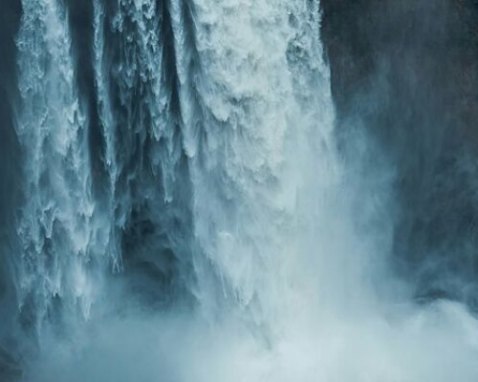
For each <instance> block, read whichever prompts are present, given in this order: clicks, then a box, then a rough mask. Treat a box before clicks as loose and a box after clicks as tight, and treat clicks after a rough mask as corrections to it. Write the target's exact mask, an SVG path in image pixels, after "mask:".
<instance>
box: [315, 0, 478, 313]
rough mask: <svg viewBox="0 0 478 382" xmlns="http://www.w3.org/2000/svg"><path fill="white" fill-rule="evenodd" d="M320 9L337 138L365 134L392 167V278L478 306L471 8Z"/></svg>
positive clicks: (477, 141)
mask: <svg viewBox="0 0 478 382" xmlns="http://www.w3.org/2000/svg"><path fill="white" fill-rule="evenodd" d="M322 4H323V24H322V28H323V32H324V33H323V37H324V40H325V45H326V47H327V54H328V59H329V62H330V67H331V72H332V86H333V94H334V98H335V103H336V107H337V110H338V116H339V119H340V123H341V125H342V126H341V130H342V132H343V135H344V136H346V133H344V132H346V131H347V130H349V129H353V128H357V127H356V126H359V125H361V126H364V128H365V129H366V131H367V134H370V135H371V136H372V137H373V139H374V141H375V142H376V143H377V145H378V146H379V151H380V152H381V153H382V154H383V157H382V158H381V159H382V160H384V161H387V162H388V163H391V165H392V167H393V171H394V177H393V179H394V180H393V190H394V191H395V193H396V195H395V196H396V197H395V200H398V201H399V206H398V208H397V210H398V211H400V212H398V213H397V214H396V216H395V229H394V238H393V251H392V252H393V260H394V261H395V264H396V269H397V270H398V271H399V272H401V273H403V275H404V276H405V277H407V278H411V279H412V280H414V281H416V285H417V292H416V293H417V295H418V296H433V295H437V294H438V295H442V296H443V295H447V296H451V297H457V298H460V299H465V300H467V301H468V302H469V303H470V304H472V305H476V299H477V298H478V293H477V291H476V288H477V285H478V284H477V282H476V276H477V272H478V253H477V250H478V247H477V244H478V243H477V242H478V240H477V239H478V231H477V229H478V226H477V223H478V220H477V217H478V188H477V187H478V183H477V182H478V128H477V121H478V2H477V1H475V0H460V1H458V0H457V1H452V0H436V1H435V0H434V1H429V0H405V1H395V0H384V1H383V0H358V1H348V0H323V2H322ZM354 126H355V127H354Z"/></svg>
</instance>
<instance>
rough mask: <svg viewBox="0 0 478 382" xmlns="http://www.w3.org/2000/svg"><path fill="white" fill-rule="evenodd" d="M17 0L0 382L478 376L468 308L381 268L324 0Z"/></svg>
mask: <svg viewBox="0 0 478 382" xmlns="http://www.w3.org/2000/svg"><path fill="white" fill-rule="evenodd" d="M20 5H21V12H20V13H19V15H20V18H19V25H18V30H17V31H16V32H15V34H14V36H13V37H12V38H13V40H12V41H13V42H14V47H15V48H14V51H15V53H14V57H15V68H16V69H15V71H14V72H15V73H16V77H17V84H16V85H15V86H12V88H13V89H14V91H12V92H11V93H9V95H8V98H9V99H10V101H11V102H10V103H11V109H12V110H11V115H12V121H13V127H14V133H15V136H16V141H17V142H18V147H17V148H16V152H17V153H18V154H16V155H17V158H18V159H17V161H18V163H19V164H18V167H19V169H18V171H17V172H18V174H17V176H16V177H11V178H12V180H11V181H12V182H16V183H15V184H18V185H19V186H18V189H19V190H21V191H18V194H19V195H21V196H18V198H15V201H12V202H11V204H12V206H11V207H12V209H13V213H12V217H11V219H9V222H8V224H6V228H3V223H2V231H1V232H2V236H1V240H2V242H3V248H4V249H2V252H1V255H2V256H3V259H2V262H1V264H0V265H1V267H2V273H1V274H3V275H4V277H3V279H4V280H5V281H4V285H3V286H2V288H3V290H4V292H3V294H2V295H3V297H2V304H3V308H2V309H1V311H0V313H1V316H0V318H1V321H0V323H4V325H3V328H2V330H1V331H0V332H1V333H0V334H1V336H0V338H1V341H0V350H1V351H0V360H1V362H0V365H1V367H0V369H1V373H3V374H0V375H1V376H2V378H4V379H3V380H7V381H10V380H12V381H13V380H21V381H28V382H52V381H64V382H76V381H78V382H80V381H91V382H95V381H98V382H100V381H101V382H107V381H118V382H122V381H124V382H130V381H145V382H146V381H208V382H214V381H231V382H232V381H274V382H279V381H330V382H332V381H337V382H348V381H354V382H361V381H363V382H365V381H367V382H368V381H370V382H384V381H403V382H405V381H406V382H412V381H417V382H419V381H443V382H449V381H457V382H466V381H470V382H471V381H476V380H477V378H478V321H477V320H476V319H475V316H474V315H473V313H471V312H470V310H469V308H468V307H467V306H466V305H462V304H460V303H458V302H453V301H452V300H445V299H440V298H429V299H426V301H422V300H421V299H416V298H415V297H416V294H414V292H413V286H412V285H410V282H409V280H407V279H406V278H403V277H401V276H400V272H395V271H394V268H393V250H394V245H395V244H396V242H395V235H396V230H395V227H396V219H395V217H396V216H397V215H398V213H397V210H399V209H400V204H399V203H398V202H396V200H395V199H394V198H395V195H396V193H395V191H394V185H395V183H394V179H395V175H396V172H397V171H398V170H397V167H396V166H395V164H394V163H393V157H389V156H383V155H382V154H381V150H380V149H379V148H377V145H378V144H377V142H376V141H375V140H374V139H372V138H371V137H370V135H369V134H368V133H367V129H365V128H364V126H363V121H362V122H361V123H359V122H358V119H357V120H354V121H351V122H350V121H349V122H348V125H353V127H350V126H349V130H348V132H347V134H345V135H344V133H343V132H342V134H338V133H337V131H336V129H337V125H338V123H337V120H338V118H337V115H336V114H337V113H336V111H335V108H334V103H333V99H332V92H331V80H330V71H329V67H328V65H327V63H326V61H325V53H324V48H323V44H322V39H321V22H322V20H321V18H322V11H321V4H320V3H319V1H318V0H261V1H258V0H255V1H254V0H222V1H213V0H164V1H157V0H111V1H109V0H108V1H106V0H91V1H88V2H79V1H66V0H64V1H62V0H22V1H21V4H20ZM12 54H13V53H12ZM2 75H3V74H2ZM354 123H355V125H354ZM339 135H340V136H341V137H342V139H341V140H339V139H338V136H339ZM344 136H345V138H344ZM339 141H340V142H339ZM344 141H345V143H344ZM339 143H340V144H339ZM5 155H7V154H5ZM10 157H11V156H10ZM5 176H7V175H5ZM5 179H6V178H5ZM5 195H6V193H5ZM2 197H3V196H2ZM5 197H6V196H5ZM5 211H7V209H6V210H5ZM6 213H7V212H5V214H6ZM470 245H471V244H470ZM438 297H440V296H438Z"/></svg>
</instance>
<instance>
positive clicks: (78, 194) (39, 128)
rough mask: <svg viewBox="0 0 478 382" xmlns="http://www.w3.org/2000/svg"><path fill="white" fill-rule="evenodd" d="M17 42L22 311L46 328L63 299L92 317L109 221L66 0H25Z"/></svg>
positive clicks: (19, 264)
mask: <svg viewBox="0 0 478 382" xmlns="http://www.w3.org/2000/svg"><path fill="white" fill-rule="evenodd" d="M17 46H18V68H19V72H20V78H19V91H20V95H21V106H20V110H19V112H18V115H19V117H18V121H17V124H16V128H17V134H18V137H19V140H20V142H21V145H22V149H23V152H24V157H25V165H24V169H23V171H24V174H23V178H24V198H25V202H24V206H23V207H22V210H21V216H20V218H19V221H18V226H17V231H18V237H19V238H20V241H21V252H20V253H19V255H18V279H17V287H18V294H19V298H20V309H21V310H25V314H27V315H32V316H34V317H35V318H34V320H35V321H36V324H35V325H36V326H41V324H42V323H45V322H46V321H48V317H49V316H50V317H52V319H53V320H55V319H57V318H58V319H59V317H58V316H57V315H58V314H59V312H58V311H57V310H58V309H60V305H61V306H62V308H65V309H67V310H70V311H74V312H76V311H78V312H79V313H80V314H81V315H82V316H84V317H88V315H89V311H90V308H91V304H92V300H93V298H94V297H93V295H94V294H95V285H96V281H95V277H96V275H97V274H101V273H102V272H103V268H104V266H105V259H106V254H105V253H104V246H105V235H106V236H107V230H108V228H107V227H108V226H107V225H106V226H104V225H103V224H104V223H105V222H104V221H102V217H98V216H96V213H95V208H96V205H95V201H94V200H93V198H92V193H91V171H90V170H91V169H90V154H89V150H88V144H87V141H88V117H87V115H86V113H85V106H84V103H83V100H82V99H81V96H80V95H79V93H78V89H77V86H76V84H75V81H76V79H75V67H74V64H73V60H72V47H71V36H70V32H69V27H68V19H67V13H66V9H65V8H64V7H63V6H62V5H61V3H59V2H56V1H49V0H45V1H43V0H40V1H36V0H34V1H25V2H24V3H23V16H22V24H21V29H20V31H19V35H18V38H17ZM106 223H107V224H108V222H106Z"/></svg>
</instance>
